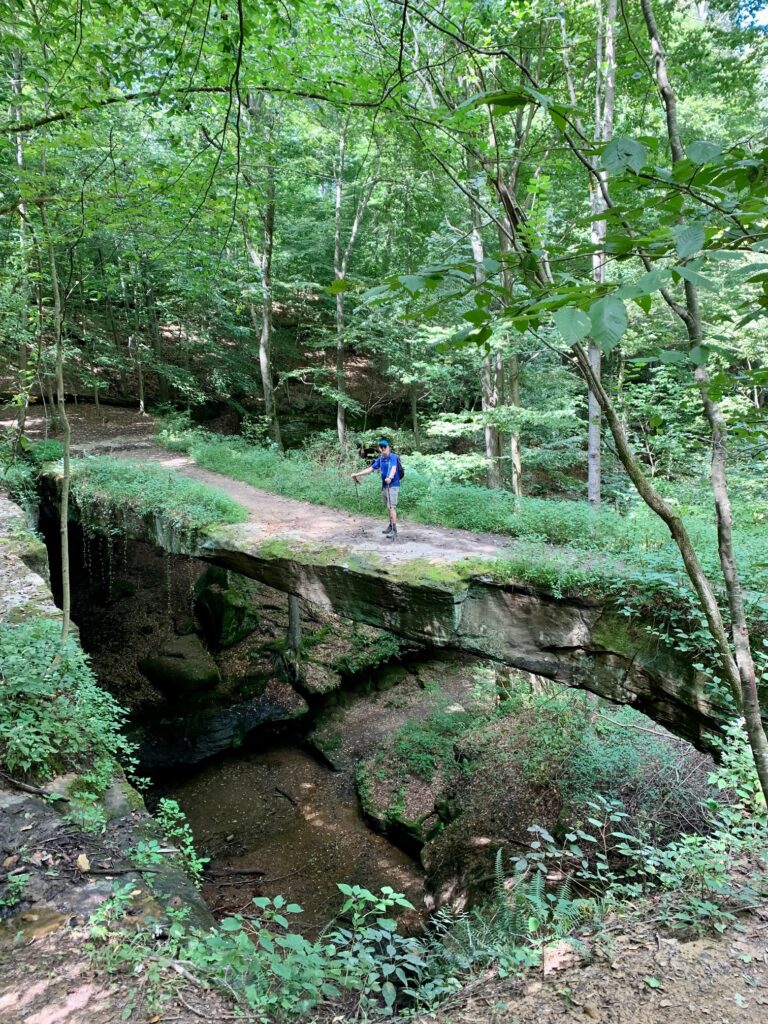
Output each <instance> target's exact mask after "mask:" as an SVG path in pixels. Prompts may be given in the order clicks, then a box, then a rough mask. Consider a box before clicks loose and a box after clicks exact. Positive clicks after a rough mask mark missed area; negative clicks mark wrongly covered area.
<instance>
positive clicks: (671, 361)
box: [659, 348, 688, 366]
mask: <svg viewBox="0 0 768 1024" xmlns="http://www.w3.org/2000/svg"><path fill="white" fill-rule="evenodd" d="M659 359H660V361H661V362H662V363H664V364H666V365H669V366H679V365H680V364H681V363H685V362H687V360H688V357H687V356H686V354H685V352H681V351H680V350H679V349H676V348H669V349H664V350H662V351H661V352H659Z"/></svg>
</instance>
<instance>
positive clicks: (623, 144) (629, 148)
mask: <svg viewBox="0 0 768 1024" xmlns="http://www.w3.org/2000/svg"><path fill="white" fill-rule="evenodd" d="M647 159H648V151H647V150H646V148H645V146H643V145H642V144H641V143H640V142H636V141H635V140H634V139H628V138H625V137H624V136H621V135H619V136H618V137H617V138H615V139H612V140H611V141H610V142H609V143H608V145H607V146H606V147H605V149H604V150H603V167H605V169H606V171H608V173H609V174H621V172H622V171H624V170H626V168H627V167H629V168H630V169H631V170H633V171H634V172H635V174H639V173H640V171H642V169H643V167H644V166H645V163H646V160H647Z"/></svg>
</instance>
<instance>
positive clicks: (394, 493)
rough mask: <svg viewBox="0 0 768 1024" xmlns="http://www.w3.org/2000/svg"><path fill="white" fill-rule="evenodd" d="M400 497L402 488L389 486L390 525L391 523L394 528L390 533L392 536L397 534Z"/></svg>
mask: <svg viewBox="0 0 768 1024" xmlns="http://www.w3.org/2000/svg"><path fill="white" fill-rule="evenodd" d="M399 497H400V488H399V487H390V488H389V503H388V506H387V507H388V508H389V525H390V527H391V529H392V532H391V533H390V537H395V536H397V500H398V498H399Z"/></svg>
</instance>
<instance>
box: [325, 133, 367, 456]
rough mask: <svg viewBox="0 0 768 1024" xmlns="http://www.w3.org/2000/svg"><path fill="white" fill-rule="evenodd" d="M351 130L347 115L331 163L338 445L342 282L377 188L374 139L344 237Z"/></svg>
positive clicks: (342, 435)
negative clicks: (368, 166) (368, 170)
mask: <svg viewBox="0 0 768 1024" xmlns="http://www.w3.org/2000/svg"><path fill="white" fill-rule="evenodd" d="M349 127H350V115H349V114H346V115H345V116H344V120H343V122H342V124H341V129H340V131H339V144H338V152H337V155H336V159H335V161H334V168H333V177H334V190H333V191H334V232H333V276H334V280H335V281H336V283H337V286H338V288H337V291H336V392H337V401H336V430H337V432H338V435H339V444H344V442H345V440H346V435H347V422H346V408H345V404H344V396H345V395H346V373H345V367H344V362H345V343H344V332H345V329H346V321H345V310H344V288H343V283H344V282H345V281H346V279H347V273H348V271H349V261H350V258H351V256H352V250H353V249H354V247H355V242H356V241H357V236H358V233H359V231H360V225H361V224H362V222H363V217H364V216H365V211H366V210H367V209H368V204H369V203H370V201H371V197H372V196H373V191H374V189H375V188H376V183H377V172H376V169H375V168H376V167H377V166H378V142H377V141H376V140H374V141H375V144H376V148H377V158H376V162H375V165H374V169H373V170H372V171H371V173H370V174H367V175H364V176H363V181H362V183H359V184H358V192H357V201H356V202H355V212H354V214H353V216H352V223H351V225H350V226H349V229H348V232H347V234H346V238H345V237H344V235H345V230H344V194H345V180H344V175H345V171H346V168H347V141H348V133H349Z"/></svg>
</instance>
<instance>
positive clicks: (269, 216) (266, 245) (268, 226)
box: [259, 164, 283, 451]
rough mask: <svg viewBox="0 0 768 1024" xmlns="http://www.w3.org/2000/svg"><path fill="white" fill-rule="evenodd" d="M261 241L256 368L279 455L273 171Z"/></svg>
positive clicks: (270, 176) (270, 168)
mask: <svg viewBox="0 0 768 1024" xmlns="http://www.w3.org/2000/svg"><path fill="white" fill-rule="evenodd" d="M263 238H264V241H263V245H262V249H261V292H262V300H261V335H260V337H259V367H260V368H261V380H262V387H263V389H264V412H265V414H266V416H267V419H268V421H269V423H270V427H271V431H272V438H273V440H274V441H275V443H276V444H277V446H278V448H279V449H280V451H282V450H283V439H282V436H281V434H280V421H279V420H278V416H277V407H276V404H275V392H274V384H273V378H272V317H273V296H272V254H273V251H274V245H275V168H274V166H273V165H271V164H270V166H269V168H268V170H267V202H266V206H265V208H264V236H263Z"/></svg>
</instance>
